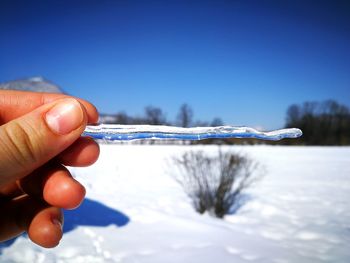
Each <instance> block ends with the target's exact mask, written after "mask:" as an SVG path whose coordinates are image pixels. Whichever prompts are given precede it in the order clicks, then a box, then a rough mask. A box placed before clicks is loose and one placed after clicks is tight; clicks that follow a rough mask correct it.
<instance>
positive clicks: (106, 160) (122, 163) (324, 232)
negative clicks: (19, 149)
mask: <svg viewBox="0 0 350 263" xmlns="http://www.w3.org/2000/svg"><path fill="white" fill-rule="evenodd" d="M190 149H192V150H194V149H202V150H204V151H212V152H214V151H216V150H217V147H216V146H160V145H158V146H142V145H102V146H101V158H100V159H99V161H98V162H97V163H96V164H95V165H93V166H92V167H89V168H76V169H71V170H72V171H73V173H74V174H75V176H76V177H77V178H78V179H79V180H80V181H81V182H82V183H83V184H84V185H85V186H86V188H87V199H86V201H85V202H84V203H83V205H82V206H81V208H79V209H78V210H76V211H67V212H66V213H65V215H66V222H65V232H66V233H65V235H64V237H63V239H62V241H61V243H60V245H59V246H58V247H56V248H54V249H49V250H47V249H42V248H39V247H38V246H36V245H34V244H32V243H31V242H30V241H29V240H28V239H27V238H26V237H23V236H22V237H19V238H17V239H16V240H15V241H14V242H12V244H10V243H8V244H7V245H6V246H5V247H3V248H2V249H1V252H0V262H45V263H47V262H74V263H77V262H152V263H157V262H200V263H205V262H220V263H224V262H230V263H231V262H269V263H271V262H272V263H285V262H298V263H301V262H344V263H345V262H350V249H349V244H350V205H349V200H350V148H348V147H343V148H340V147H282V146H231V147H223V150H229V151H237V152H239V153H244V154H246V155H248V156H250V157H251V158H252V159H254V160H256V161H258V162H260V164H262V165H263V166H264V167H265V170H266V172H265V176H264V177H263V179H261V180H260V181H259V182H258V183H257V184H256V185H255V186H254V187H253V188H251V189H250V190H249V193H248V194H249V196H250V198H249V200H248V201H247V203H246V204H245V205H244V206H243V207H242V208H241V209H240V210H239V211H238V212H237V213H236V214H234V215H229V216H226V217H225V218H224V220H220V219H216V218H213V217H210V216H209V215H199V214H197V213H195V212H194V210H193V208H192V206H191V202H190V200H189V199H188V197H187V196H186V195H185V194H184V192H183V190H182V189H181V187H180V186H179V185H178V184H177V183H176V182H175V181H174V180H173V179H172V177H171V176H170V175H169V171H170V170H171V169H173V168H172V166H171V165H170V164H169V159H170V157H171V156H174V155H179V154H181V153H183V152H184V151H186V150H190Z"/></svg>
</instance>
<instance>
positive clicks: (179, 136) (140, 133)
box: [83, 124, 302, 141]
mask: <svg viewBox="0 0 350 263" xmlns="http://www.w3.org/2000/svg"><path fill="white" fill-rule="evenodd" d="M83 135H84V136H90V137H92V138H94V139H102V140H108V141H131V140H142V139H168V140H204V139H210V138H215V139H225V138H255V139H260V140H271V141H277V140H281V139H285V138H298V137H300V136H301V135H302V131H301V130H300V129H297V128H289V129H280V130H274V131H267V132H262V131H257V130H255V129H253V128H250V127H243V126H242V127H239V126H217V127H194V128H182V127H174V126H161V125H159V126H158V125H121V124H99V125H96V126H94V125H88V126H87V127H86V129H85V131H84V133H83Z"/></svg>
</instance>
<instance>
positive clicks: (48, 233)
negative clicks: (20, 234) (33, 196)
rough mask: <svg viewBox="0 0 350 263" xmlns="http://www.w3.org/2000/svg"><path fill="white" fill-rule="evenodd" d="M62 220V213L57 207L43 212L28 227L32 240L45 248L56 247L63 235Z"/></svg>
mask: <svg viewBox="0 0 350 263" xmlns="http://www.w3.org/2000/svg"><path fill="white" fill-rule="evenodd" d="M62 220H63V219H62V212H61V211H60V209H58V208H56V207H48V208H45V209H43V210H41V211H40V212H39V213H38V214H36V215H35V216H34V218H33V219H32V221H31V223H30V225H29V227H28V230H27V232H28V236H29V238H30V240H32V241H33V242H34V243H35V244H37V245H39V246H42V247H45V248H53V247H56V246H57V245H58V244H59V242H60V240H61V238H62V235H63V231H62V223H61V222H62Z"/></svg>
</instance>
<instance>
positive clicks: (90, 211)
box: [0, 198, 130, 254]
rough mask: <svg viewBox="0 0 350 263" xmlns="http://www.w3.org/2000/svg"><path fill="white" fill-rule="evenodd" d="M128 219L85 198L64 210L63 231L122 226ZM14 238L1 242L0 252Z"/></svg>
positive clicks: (12, 241) (13, 240) (114, 210)
mask: <svg viewBox="0 0 350 263" xmlns="http://www.w3.org/2000/svg"><path fill="white" fill-rule="evenodd" d="M129 221H130V219H129V217H128V216H127V215H125V214H124V213H122V212H120V211H118V210H116V209H113V208H110V207H108V206H105V205H104V204H102V203H99V202H97V201H94V200H91V199H87V198H86V199H85V200H84V202H83V203H82V204H81V205H80V206H79V208H77V209H75V210H71V211H66V210H65V211H64V226H63V232H64V233H67V232H69V231H72V230H74V229H75V228H77V227H78V226H100V227H104V226H109V225H116V226H118V227H122V226H125V225H126V224H128V223H129ZM15 240H16V238H14V239H11V240H8V241H5V242H1V243H0V254H1V250H2V249H3V248H5V247H9V246H11V245H12V244H13V243H14V242H15ZM28 242H29V241H28Z"/></svg>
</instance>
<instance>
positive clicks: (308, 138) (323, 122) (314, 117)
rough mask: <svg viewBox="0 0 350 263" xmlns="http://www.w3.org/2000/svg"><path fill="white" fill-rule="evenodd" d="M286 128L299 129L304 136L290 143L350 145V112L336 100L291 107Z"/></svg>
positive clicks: (305, 103)
mask: <svg viewBox="0 0 350 263" xmlns="http://www.w3.org/2000/svg"><path fill="white" fill-rule="evenodd" d="M286 115H287V116H286V128H290V127H297V128H300V129H301V130H302V131H303V136H302V137H301V138H299V139H297V140H291V141H290V143H296V144H303V145H350V111H349V108H348V107H347V106H345V105H342V104H340V103H338V102H336V101H334V100H327V101H323V102H304V103H303V104H293V105H291V106H290V107H289V108H288V110H287V114H286Z"/></svg>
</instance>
